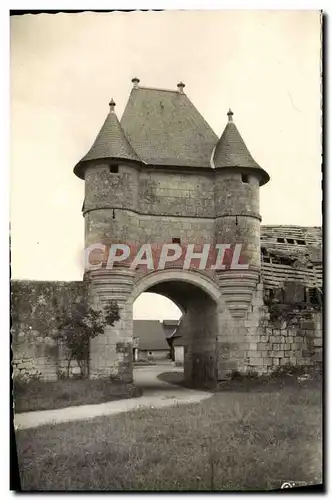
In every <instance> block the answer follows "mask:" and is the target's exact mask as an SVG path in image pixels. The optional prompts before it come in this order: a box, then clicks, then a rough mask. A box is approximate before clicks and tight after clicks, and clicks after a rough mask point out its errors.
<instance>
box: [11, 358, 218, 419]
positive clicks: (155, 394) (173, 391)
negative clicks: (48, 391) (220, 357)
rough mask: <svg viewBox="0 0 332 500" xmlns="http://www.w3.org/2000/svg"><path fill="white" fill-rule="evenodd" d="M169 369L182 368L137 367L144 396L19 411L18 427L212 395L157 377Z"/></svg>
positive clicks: (167, 365)
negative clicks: (94, 403)
mask: <svg viewBox="0 0 332 500" xmlns="http://www.w3.org/2000/svg"><path fill="white" fill-rule="evenodd" d="M170 371H175V372H178V371H179V368H177V367H174V366H173V365H172V364H171V363H164V364H158V365H154V366H144V367H138V368H135V370H134V382H135V384H136V385H137V386H139V387H141V388H142V389H143V395H142V396H140V397H138V398H131V399H121V400H119V401H110V402H109V403H101V404H96V405H82V406H71V407H68V408H61V409H59V410H44V411H33V412H27V413H19V414H17V415H15V417H14V424H15V429H29V428H31V427H38V426H40V425H49V424H58V423H61V422H70V421H73V420H86V419H89V418H94V417H100V416H106V415H116V414H117V413H122V412H126V411H133V410H140V409H142V408H165V407H168V406H177V405H181V404H189V403H199V402H200V401H202V400H203V399H207V398H209V397H211V396H212V394H211V393H208V392H203V391H197V390H193V389H187V388H184V387H180V386H178V385H173V384H169V383H167V382H163V381H161V380H159V379H158V378H157V377H158V375H159V374H161V373H164V372H170Z"/></svg>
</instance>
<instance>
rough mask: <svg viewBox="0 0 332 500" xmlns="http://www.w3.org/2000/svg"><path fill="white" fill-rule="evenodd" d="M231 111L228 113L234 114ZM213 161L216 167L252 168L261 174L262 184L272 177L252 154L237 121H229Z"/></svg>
mask: <svg viewBox="0 0 332 500" xmlns="http://www.w3.org/2000/svg"><path fill="white" fill-rule="evenodd" d="M232 114H233V113H232V112H231V111H229V113H228V115H229V116H232ZM213 163H214V167H215V168H230V167H231V168H233V167H241V168H250V169H254V170H255V171H257V172H258V173H260V175H261V185H263V184H266V183H267V182H268V181H269V179H270V177H269V175H268V174H267V172H265V170H263V169H262V168H261V167H260V166H259V165H258V163H257V162H256V161H255V160H254V159H253V157H252V156H251V154H250V152H249V150H248V148H247V146H246V145H245V143H244V140H243V139H242V137H241V135H240V132H239V131H238V129H237V127H236V125H235V123H234V122H233V121H229V122H228V123H227V125H226V127H225V130H224V132H223V133H222V135H221V137H220V139H219V141H218V143H217V145H216V148H215V151H214V154H213Z"/></svg>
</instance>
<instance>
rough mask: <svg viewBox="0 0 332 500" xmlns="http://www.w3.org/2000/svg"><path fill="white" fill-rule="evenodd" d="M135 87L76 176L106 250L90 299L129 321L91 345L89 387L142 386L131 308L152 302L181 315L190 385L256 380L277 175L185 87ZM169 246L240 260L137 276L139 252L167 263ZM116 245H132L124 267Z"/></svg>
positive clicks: (173, 263)
mask: <svg viewBox="0 0 332 500" xmlns="http://www.w3.org/2000/svg"><path fill="white" fill-rule="evenodd" d="M133 84H134V86H133V89H132V91H131V94H130V97H129V100H128V103H127V106H126V108H125V111H124V113H123V116H122V119H121V123H120V122H119V120H118V118H117V116H116V114H115V112H114V108H115V103H114V101H113V100H112V101H111V102H110V113H109V114H108V116H107V118H106V120H105V123H104V125H103V126H102V128H101V130H100V132H99V134H98V136H97V138H96V140H95V142H94V144H93V146H92V148H91V149H90V151H89V152H88V153H87V155H86V156H85V157H84V158H83V159H82V160H81V161H80V162H79V163H78V164H77V165H76V167H75V169H74V172H75V174H76V175H77V176H78V177H80V178H81V179H84V181H85V198H84V204H83V215H84V218H85V246H86V249H89V248H92V247H96V246H97V247H99V248H100V249H103V248H104V249H105V251H106V250H107V259H106V258H105V259H104V261H103V264H102V263H101V262H100V263H99V264H98V265H95V266H94V267H93V266H90V267H88V268H87V269H86V278H87V279H88V280H89V282H90V297H91V300H97V301H99V303H101V304H103V303H106V302H107V301H108V300H109V299H116V300H117V302H118V303H119V305H120V308H121V319H120V321H119V322H118V323H117V324H116V325H114V327H112V328H109V329H108V330H107V331H106V333H105V334H104V335H102V336H100V337H97V338H96V339H94V340H93V341H92V344H91V358H90V376H91V377H108V376H110V375H113V376H114V375H115V376H118V377H120V378H122V379H123V380H127V381H131V380H132V340H133V339H132V337H133V317H132V310H133V303H134V301H135V300H136V298H137V297H138V296H139V295H140V294H141V293H143V292H146V291H151V292H156V293H160V294H162V295H165V296H166V297H168V298H170V299H171V300H173V301H174V303H175V304H177V305H178V306H179V307H180V309H181V310H182V312H183V317H182V320H181V324H180V327H179V328H180V331H181V333H182V335H183V337H184V338H185V377H186V379H187V380H188V381H192V382H194V383H198V384H199V383H201V382H204V383H205V382H206V381H207V380H209V381H211V380H214V381H215V380H218V379H219V380H220V379H224V378H226V377H227V376H228V375H229V374H230V373H231V371H232V370H235V369H236V370H239V371H245V370H246V369H247V367H248V366H249V362H248V359H249V358H248V351H249V350H251V351H252V350H255V347H254V344H255V342H256V344H257V328H258V324H259V312H260V311H259V308H260V306H261V305H262V304H263V302H262V285H261V283H260V221H261V217H260V215H259V187H260V186H261V185H263V184H265V183H266V182H267V181H268V180H269V176H268V174H267V173H266V172H265V171H264V170H263V169H262V168H261V167H260V166H259V165H258V164H257V163H256V162H255V160H254V159H253V158H252V156H251V155H250V153H249V151H248V149H247V148H246V146H245V144H244V142H243V140H242V138H241V136H240V134H239V132H238V130H237V128H236V126H235V124H234V122H233V113H232V112H231V111H229V113H228V123H227V125H226V128H225V130H224V132H223V134H222V136H221V138H220V139H218V137H217V136H216V135H215V133H214V132H213V130H212V129H211V128H210V127H209V125H208V124H207V123H206V122H205V120H204V119H203V117H202V116H201V115H200V114H199V112H198V111H197V110H196V108H195V107H194V106H193V104H192V103H191V102H190V100H189V99H188V97H187V96H186V94H185V93H184V92H183V88H184V84H182V83H180V84H178V90H177V91H170V90H160V89H152V88H143V87H139V85H138V84H139V80H138V79H136V78H134V79H133ZM163 244H168V245H173V246H174V248H175V246H177V247H179V246H180V247H179V248H180V253H181V252H182V251H183V252H184V253H186V252H188V249H189V248H190V246H191V245H197V244H199V245H208V246H209V248H210V249H212V254H213V256H214V257H216V251H219V250H216V249H220V248H221V247H220V245H228V246H229V247H230V250H228V247H223V248H224V249H223V251H226V253H227V252H230V253H229V256H231V257H230V260H227V259H226V260H224V261H222V262H221V261H220V262H219V264H218V265H216V262H215V261H214V260H213V262H211V259H210V257H209V258H206V259H205V260H204V255H205V254H204V252H203V253H202V249H203V248H205V247H202V246H200V247H199V248H200V251H201V254H200V255H197V254H196V255H194V254H193V252H195V251H196V252H197V247H195V248H191V250H190V251H191V253H190V252H189V254H190V256H191V259H190V258H189V261H188V262H187V261H186V258H185V256H184V254H181V256H180V257H179V258H178V259H175V258H173V259H172V258H169V261H168V262H167V259H166V263H165V262H164V266H162V265H160V260H159V261H158V263H157V264H155V260H153V265H152V267H151V265H150V264H149V263H147V264H146V265H140V266H133V259H132V255H131V252H132V251H133V249H134V250H135V252H134V253H135V255H138V254H139V253H140V249H141V248H142V247H143V245H144V246H145V247H147V246H152V248H153V251H154V252H155V251H156V249H157V254H158V256H159V257H160V252H161V250H160V249H161V248H162V245H163ZM114 245H120V246H121V245H122V247H121V251H120V258H119V254H118V253H114V252H113V257H114V259H113V260H115V261H117V262H116V263H115V264H114V262H113V260H112V259H110V254H112V251H111V250H110V248H112V246H113V248H114ZM218 245H219V246H218ZM124 247H126V248H128V249H129V250H128V252H129V254H130V256H129V257H128V259H126V258H125V257H126V255H127V254H126V255H125V253H126V249H124ZM117 248H118V249H119V248H120V247H117ZM169 248H171V247H169ZM174 248H173V247H172V249H173V250H174ZM225 248H227V249H226V250H225ZM158 249H159V250H158ZM145 250H146V248H145ZM220 251H221V250H220ZM121 252H122V254H121ZM158 252H159V253H158ZM167 252H168V251H167ZM167 252H166V253H167ZM236 252H238V253H239V252H240V256H239V255H237V257H236V258H235V254H236ZM143 254H144V255H145V256H147V255H148V253H146V251H145V253H144V252H143ZM143 254H140V256H141V257H142V255H143ZM105 255H106V253H105ZM135 255H134V257H135ZM155 255H156V254H155V253H154V257H155ZM167 255H168V256H169V254H168V253H167ZM186 255H188V254H186ZM210 255H211V254H209V256H210ZM115 256H117V257H118V258H116V257H115ZM122 257H123V258H122ZM89 262H90V261H89ZM146 262H147V261H146ZM234 262H235V263H238V265H233V264H234ZM200 263H201V266H199V265H198V264H200ZM221 263H222V265H221ZM110 264H111V265H110ZM112 264H113V265H112ZM141 264H142V261H141ZM211 264H212V265H211Z"/></svg>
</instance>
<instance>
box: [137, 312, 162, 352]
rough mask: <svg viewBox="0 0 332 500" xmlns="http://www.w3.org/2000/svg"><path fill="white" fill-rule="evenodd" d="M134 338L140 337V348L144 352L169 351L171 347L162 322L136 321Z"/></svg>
mask: <svg viewBox="0 0 332 500" xmlns="http://www.w3.org/2000/svg"><path fill="white" fill-rule="evenodd" d="M134 337H138V339H139V340H138V348H139V349H140V350H143V351H158V350H168V349H169V345H168V343H167V341H166V338H165V333H164V330H163V327H162V324H161V323H160V321H157V320H139V319H136V320H134Z"/></svg>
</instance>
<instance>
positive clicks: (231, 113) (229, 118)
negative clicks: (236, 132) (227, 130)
mask: <svg viewBox="0 0 332 500" xmlns="http://www.w3.org/2000/svg"><path fill="white" fill-rule="evenodd" d="M233 115H234V113H233V111H232V110H231V108H229V110H228V113H227V116H228V121H229V122H232V121H233Z"/></svg>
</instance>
